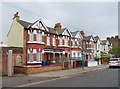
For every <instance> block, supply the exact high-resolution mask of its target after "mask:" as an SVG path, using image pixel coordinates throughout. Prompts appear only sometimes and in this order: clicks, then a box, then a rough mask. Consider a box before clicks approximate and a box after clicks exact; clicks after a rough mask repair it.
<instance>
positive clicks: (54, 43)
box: [53, 37, 56, 46]
mask: <svg viewBox="0 0 120 89" xmlns="http://www.w3.org/2000/svg"><path fill="white" fill-rule="evenodd" d="M53 46H56V39H55V37H53Z"/></svg>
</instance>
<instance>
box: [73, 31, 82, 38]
mask: <svg viewBox="0 0 120 89" xmlns="http://www.w3.org/2000/svg"><path fill="white" fill-rule="evenodd" d="M75 37H76V38H80V39H83V37H82V35H81V34H80V32H78V33H77V34H76V36H75Z"/></svg>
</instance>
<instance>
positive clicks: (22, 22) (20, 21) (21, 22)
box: [18, 20, 33, 28]
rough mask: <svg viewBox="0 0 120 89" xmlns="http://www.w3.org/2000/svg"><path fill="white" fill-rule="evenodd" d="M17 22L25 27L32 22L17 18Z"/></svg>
mask: <svg viewBox="0 0 120 89" xmlns="http://www.w3.org/2000/svg"><path fill="white" fill-rule="evenodd" d="M18 22H19V23H20V24H21V25H22V26H23V27H25V28H27V27H28V26H29V25H32V24H33V23H30V22H26V21H23V20H18Z"/></svg>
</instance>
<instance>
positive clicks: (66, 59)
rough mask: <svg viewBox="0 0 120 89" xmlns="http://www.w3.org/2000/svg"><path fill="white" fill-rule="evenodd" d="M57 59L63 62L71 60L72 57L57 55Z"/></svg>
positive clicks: (58, 61)
mask: <svg viewBox="0 0 120 89" xmlns="http://www.w3.org/2000/svg"><path fill="white" fill-rule="evenodd" d="M55 61H56V62H57V63H61V62H69V61H70V58H69V57H55Z"/></svg>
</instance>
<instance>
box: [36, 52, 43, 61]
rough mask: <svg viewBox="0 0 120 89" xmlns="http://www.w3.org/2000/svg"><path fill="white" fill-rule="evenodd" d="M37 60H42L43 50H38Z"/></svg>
mask: <svg viewBox="0 0 120 89" xmlns="http://www.w3.org/2000/svg"><path fill="white" fill-rule="evenodd" d="M36 57H37V62H42V52H37V55H36Z"/></svg>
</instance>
